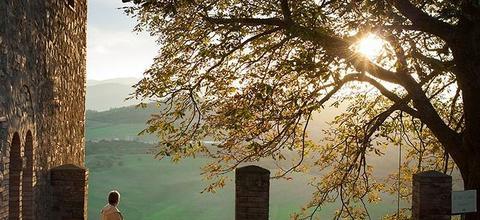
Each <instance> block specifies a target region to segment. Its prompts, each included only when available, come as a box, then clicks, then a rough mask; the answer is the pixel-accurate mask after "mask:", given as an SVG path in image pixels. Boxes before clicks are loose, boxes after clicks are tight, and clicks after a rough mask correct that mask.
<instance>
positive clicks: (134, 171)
mask: <svg viewBox="0 0 480 220" xmlns="http://www.w3.org/2000/svg"><path fill="white" fill-rule="evenodd" d="M149 148H150V145H147V144H142V143H138V142H128V141H101V142H97V143H93V142H88V143H87V167H88V168H89V170H90V173H89V197H88V199H89V200H88V210H89V218H90V219H98V217H99V211H100V209H101V208H102V207H103V205H105V198H106V194H107V193H108V192H109V191H110V190H112V189H117V190H119V191H120V192H121V194H122V200H121V205H120V208H121V210H122V211H123V214H124V216H125V218H126V219H137V220H142V219H167V220H168V219H177V220H187V219H196V220H207V219H208V220H215V219H218V220H225V219H234V205H235V204H234V201H235V199H234V188H233V187H234V184H233V182H230V183H229V184H228V185H227V186H226V187H225V188H224V189H222V190H220V191H219V192H217V193H215V194H211V193H204V194H201V193H200V192H201V190H202V189H203V186H204V184H205V182H202V178H201V176H200V174H199V172H200V170H199V167H200V166H201V165H202V164H203V163H204V162H206V160H205V159H188V160H184V161H183V162H181V163H179V164H172V163H170V162H169V161H168V160H162V161H159V160H155V159H153V157H152V155H150V154H146V153H144V152H147V151H148V150H149ZM310 178H311V176H308V175H296V176H294V179H293V180H290V181H287V180H272V183H271V188H270V190H271V193H270V194H271V196H270V218H271V219H275V220H277V219H278V220H282V219H289V215H290V213H292V212H295V211H297V210H299V208H300V207H301V206H302V205H303V204H304V203H305V202H306V201H307V200H308V199H309V198H310V196H311V192H312V188H309V187H308V185H307V182H308V180H309V179H310ZM337 205H338V204H337ZM336 208H338V207H336V206H335V205H329V206H327V207H325V208H323V209H322V210H321V211H320V213H321V214H320V216H321V217H322V218H323V217H326V218H331V216H332V214H333V213H334V212H335V209H336ZM393 210H394V206H393V202H387V203H382V204H379V205H376V206H373V207H372V210H371V211H372V215H373V216H375V217H376V218H378V217H379V216H380V215H381V214H384V213H385V212H386V211H390V212H391V211H393ZM376 218H374V219H376Z"/></svg>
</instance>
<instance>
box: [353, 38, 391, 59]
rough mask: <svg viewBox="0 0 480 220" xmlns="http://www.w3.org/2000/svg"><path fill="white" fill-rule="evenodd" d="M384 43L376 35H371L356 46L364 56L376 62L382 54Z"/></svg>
mask: <svg viewBox="0 0 480 220" xmlns="http://www.w3.org/2000/svg"><path fill="white" fill-rule="evenodd" d="M384 43H385V42H384V41H383V40H382V39H381V38H379V37H378V36H377V35H375V34H369V35H367V36H366V37H365V38H363V39H361V40H360V41H359V42H358V43H357V45H356V47H355V48H356V51H357V52H359V53H361V54H363V55H364V56H366V57H367V58H369V59H371V60H374V59H376V58H377V57H378V56H379V55H380V54H381V53H382V52H383V46H384Z"/></svg>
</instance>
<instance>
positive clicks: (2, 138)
mask: <svg viewBox="0 0 480 220" xmlns="http://www.w3.org/2000/svg"><path fill="white" fill-rule="evenodd" d="M86 7H87V5H86V0H1V1H0V219H56V218H57V217H56V216H57V214H56V213H57V212H59V210H60V209H62V208H63V207H58V206H55V205H54V203H55V202H56V201H64V200H63V199H67V200H68V199H69V198H60V199H59V198H57V197H58V196H59V195H60V196H61V195H68V193H67V194H62V193H63V192H61V191H60V192H59V189H62V188H61V187H58V188H56V187H54V186H55V184H53V186H52V179H55V181H56V183H57V184H58V183H62V185H65V184H63V182H59V181H60V180H61V181H63V180H66V181H74V183H71V184H72V186H73V185H75V186H81V187H83V189H84V191H85V194H86V183H85V182H86V180H85V178H84V177H86V173H85V172H84V173H85V175H84V176H83V177H82V176H81V175H80V177H79V178H78V179H75V178H69V176H68V174H64V173H62V172H63V170H65V169H62V167H64V168H65V167H67V168H68V169H67V170H72V167H73V168H78V169H80V170H82V168H81V167H83V165H84V161H85V143H84V129H85V126H84V123H85V116H84V113H85V104H84V103H85V86H84V84H85V74H86V67H85V66H86V59H85V58H86V19H87V10H86ZM67 164H68V166H67ZM58 167H60V169H58ZM52 170H56V171H55V175H53V174H52ZM58 170H59V171H58ZM57 171H58V172H57ZM83 171H85V170H84V169H83ZM68 172H71V171H67V173H68ZM75 172H76V171H75ZM66 175H67V176H66ZM75 175H77V176H79V175H78V172H77V173H76V174H75ZM82 175H83V174H82ZM52 176H54V177H52ZM56 179H60V180H59V181H57V180H56ZM82 179H83V180H82ZM75 181H77V182H75ZM68 184H70V183H68ZM68 184H67V185H68ZM81 187H80V188H81ZM64 188H68V187H64ZM79 193H82V192H79ZM69 196H70V195H69ZM82 198H83V203H81V202H80V203H79V202H77V201H75V202H77V203H78V205H77V206H78V207H73V206H69V210H72V209H76V211H78V212H79V213H86V212H85V207H86V201H85V196H84V195H82ZM77 203H72V204H77ZM60 211H61V210H60ZM82 215H84V214H82ZM69 219H77V218H73V217H72V218H69Z"/></svg>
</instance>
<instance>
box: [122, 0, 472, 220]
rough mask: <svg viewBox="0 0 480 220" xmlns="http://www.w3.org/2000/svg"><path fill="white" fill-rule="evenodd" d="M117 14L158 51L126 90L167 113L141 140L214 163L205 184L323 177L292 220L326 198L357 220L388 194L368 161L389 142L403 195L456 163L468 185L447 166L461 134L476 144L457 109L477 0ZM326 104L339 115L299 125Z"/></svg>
mask: <svg viewBox="0 0 480 220" xmlns="http://www.w3.org/2000/svg"><path fill="white" fill-rule="evenodd" d="M125 10H126V12H127V13H129V14H130V15H133V16H135V17H136V18H137V19H138V26H137V27H136V30H138V31H143V30H146V31H149V32H150V33H151V34H152V35H154V36H156V37H158V44H159V45H160V50H159V54H158V56H157V57H156V58H155V59H154V64H153V65H152V66H151V67H150V68H149V69H148V70H147V71H146V72H145V77H144V79H142V80H141V81H140V82H139V83H138V84H137V85H136V92H135V96H137V97H141V98H143V99H144V100H146V101H151V100H154V101H157V102H158V103H159V104H160V105H162V106H166V107H162V109H161V113H159V114H157V115H153V116H152V118H151V119H150V120H149V121H148V128H147V129H146V130H145V132H150V133H155V134H157V135H158V137H159V139H160V144H159V148H158V156H159V157H163V156H171V157H172V158H173V159H174V160H178V159H181V158H184V157H195V156H208V157H210V158H212V159H213V160H212V162H211V163H209V164H207V165H206V166H205V167H203V168H202V169H203V171H204V173H205V175H206V176H207V177H209V178H211V180H212V181H213V182H212V184H211V185H210V187H208V188H207V190H214V189H215V187H219V186H223V184H225V180H226V176H225V174H226V173H228V172H230V171H232V170H233V169H235V168H236V167H237V166H239V165H241V164H244V163H251V162H257V161H259V160H260V159H262V158H270V159H273V160H275V161H277V163H276V164H277V165H278V166H279V170H280V172H278V173H277V176H278V177H285V176H286V175H288V173H290V172H317V173H321V176H322V177H321V178H318V179H315V180H313V182H312V185H313V186H314V187H315V189H316V190H317V191H316V193H315V194H314V196H313V198H312V200H311V202H309V203H308V204H307V205H306V206H305V208H304V209H303V212H299V213H297V214H295V215H294V217H295V218H297V219H302V218H310V217H312V216H314V214H315V210H317V208H318V207H319V206H321V205H322V204H324V203H326V202H332V201H335V200H340V201H342V205H341V207H340V208H339V212H338V213H336V214H337V216H338V217H346V218H354V219H357V218H368V217H369V215H368V211H367V209H366V208H365V207H366V205H365V204H366V203H369V202H378V201H379V194H380V193H382V192H393V191H395V190H396V188H395V187H396V186H395V184H393V183H394V182H395V181H396V180H397V178H398V177H397V175H398V173H395V172H394V173H392V175H388V176H387V178H383V177H379V176H377V175H374V170H375V167H373V166H372V165H371V160H372V158H375V157H380V156H382V155H384V154H385V153H386V152H388V151H389V149H390V148H397V145H400V144H402V145H404V146H405V148H404V153H403V157H404V158H403V165H402V172H401V179H402V184H403V185H402V186H403V187H402V191H401V193H402V198H408V197H409V195H410V191H409V188H408V187H407V186H408V185H409V183H410V178H411V175H412V174H413V173H415V172H418V171H421V170H425V169H436V170H441V171H444V172H451V171H452V170H453V169H454V167H455V162H456V163H457V165H458V166H459V167H460V171H461V172H462V176H463V178H464V180H470V179H468V178H467V176H468V175H469V174H468V173H469V171H472V169H473V168H472V166H471V165H469V164H465V165H464V164H461V163H459V161H460V160H462V158H464V155H468V152H469V151H468V150H470V148H469V146H470V145H468V144H465V140H472V141H470V142H468V141H467V142H468V143H471V142H472V143H473V142H474V141H476V140H477V139H475V137H472V138H471V139H469V138H470V136H468V137H467V136H464V134H465V131H468V130H469V129H471V130H474V128H476V127H478V128H480V127H479V126H477V125H476V124H469V122H470V121H474V120H476V119H478V116H474V114H473V113H475V112H478V111H477V110H476V109H477V108H476V107H472V110H471V111H466V106H467V107H469V106H468V105H467V104H468V102H469V101H467V100H472V99H469V98H470V97H473V95H470V94H471V92H472V91H480V90H476V89H477V88H480V86H477V84H475V83H473V81H475V80H477V79H478V75H479V74H480V73H479V72H475V71H473V70H475V67H473V66H474V64H472V62H473V63H475V62H477V61H479V60H480V55H479V54H480V49H479V48H480V45H479V43H473V42H475V41H476V42H480V41H479V38H480V37H479V36H480V34H479V33H480V22H479V19H480V12H479V11H480V9H479V2H478V1H473V0H463V1H461V0H448V1H447V0H446V1H435V0H412V1H409V0H378V1H377V0H375V1H374V0H362V1H353V0H295V1H289V0H255V1H253V0H245V1H239V0H203V1H198V0H135V1H134V4H132V5H130V6H128V7H126V8H125ZM369 36H374V37H375V38H380V39H381V41H380V43H381V50H379V51H378V54H377V55H376V56H367V55H366V54H365V53H362V52H361V51H360V50H359V49H358V45H359V44H360V43H361V42H362V39H365V38H368V37H369ZM367 49H368V48H367ZM469 59H470V60H469ZM474 72H475V73H474ZM475 74H477V75H475ZM472 80H473V81H472ZM469 82H472V83H469ZM478 82H480V81H478ZM478 84H480V83H478ZM467 90H468V91H467ZM471 106H473V105H471ZM326 108H338V110H339V114H338V115H337V116H336V117H335V118H334V119H333V121H332V122H331V123H330V125H329V127H328V128H327V129H325V130H324V131H311V130H309V127H308V126H309V122H311V121H312V117H322V111H324V109H326ZM478 109H480V108H478ZM472 112H473V113H472ZM309 132H310V133H311V132H316V133H321V136H322V140H321V141H313V140H312V139H311V138H309V134H308V133H309ZM475 132H477V133H476V134H478V130H477V131H475ZM477 136H478V135H477ZM202 140H211V141H214V142H215V143H217V144H215V145H214V146H207V145H205V144H204V142H202ZM479 143H480V142H479ZM461 146H466V147H461ZM472 149H473V148H472ZM390 151H391V150H390ZM451 158H453V160H452V159H451ZM285 160H288V161H291V162H288V163H286V162H281V161H285ZM469 182H472V181H469ZM479 183H480V182H479ZM472 184H476V183H472Z"/></svg>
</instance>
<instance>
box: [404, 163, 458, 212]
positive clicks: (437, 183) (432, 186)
mask: <svg viewBox="0 0 480 220" xmlns="http://www.w3.org/2000/svg"><path fill="white" fill-rule="evenodd" d="M412 190H413V192H412V193H413V195H412V219H413V220H447V219H448V220H450V219H451V217H450V215H451V212H452V211H451V210H452V199H451V198H452V177H451V176H449V175H446V174H443V173H441V172H437V171H425V172H420V173H417V174H414V175H413V189H412Z"/></svg>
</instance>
